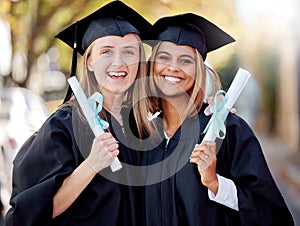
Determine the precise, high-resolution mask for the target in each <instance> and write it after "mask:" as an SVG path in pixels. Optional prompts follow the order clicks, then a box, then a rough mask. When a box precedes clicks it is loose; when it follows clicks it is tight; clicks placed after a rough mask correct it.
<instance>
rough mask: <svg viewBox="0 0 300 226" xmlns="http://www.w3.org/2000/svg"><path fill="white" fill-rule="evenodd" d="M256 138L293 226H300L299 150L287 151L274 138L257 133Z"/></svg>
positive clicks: (280, 142)
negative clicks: (293, 222) (290, 216)
mask: <svg viewBox="0 0 300 226" xmlns="http://www.w3.org/2000/svg"><path fill="white" fill-rule="evenodd" d="M257 136H258V139H259V141H260V143H261V146H262V148H263V151H264V154H265V157H266V160H267V162H268V165H269V167H270V170H271V172H272V175H273V177H274V179H275V181H276V182H277V184H278V187H279V189H280V190H281V192H282V195H283V196H284V198H285V200H286V203H287V205H288V207H289V209H290V211H291V213H292V215H293V217H294V221H295V226H300V150H298V151H295V150H291V149H289V148H288V146H287V145H285V143H284V142H283V141H282V140H280V139H279V138H276V137H269V136H267V135H266V134H263V133H259V132H258V133H257Z"/></svg>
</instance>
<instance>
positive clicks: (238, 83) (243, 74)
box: [202, 68, 251, 142]
mask: <svg viewBox="0 0 300 226" xmlns="http://www.w3.org/2000/svg"><path fill="white" fill-rule="evenodd" d="M250 76H251V74H250V73H249V72H248V71H247V70H245V69H243V68H239V70H238V72H237V73H236V75H235V77H234V79H233V81H232V83H231V85H230V87H229V89H228V91H227V93H226V95H225V97H227V98H228V100H227V102H226V104H225V106H224V107H225V108H227V109H228V110H229V111H230V110H231V108H232V107H233V105H234V104H235V102H236V100H237V99H238V97H239V96H240V94H241V92H242V90H243V89H244V87H245V86H246V83H247V82H248V80H249V78H250ZM226 117H227V116H226ZM226 117H225V118H224V120H226ZM224 123H225V121H224ZM215 140H216V136H215V134H214V133H213V131H212V127H211V126H210V127H209V128H208V130H207V132H206V134H205V136H204V138H203V140H202V142H203V141H215Z"/></svg>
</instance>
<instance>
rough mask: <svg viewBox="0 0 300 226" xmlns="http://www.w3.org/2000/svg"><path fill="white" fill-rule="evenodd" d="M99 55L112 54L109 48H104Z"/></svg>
mask: <svg viewBox="0 0 300 226" xmlns="http://www.w3.org/2000/svg"><path fill="white" fill-rule="evenodd" d="M100 54H101V55H111V54H112V51H111V50H109V49H106V50H103V51H101V52H100Z"/></svg>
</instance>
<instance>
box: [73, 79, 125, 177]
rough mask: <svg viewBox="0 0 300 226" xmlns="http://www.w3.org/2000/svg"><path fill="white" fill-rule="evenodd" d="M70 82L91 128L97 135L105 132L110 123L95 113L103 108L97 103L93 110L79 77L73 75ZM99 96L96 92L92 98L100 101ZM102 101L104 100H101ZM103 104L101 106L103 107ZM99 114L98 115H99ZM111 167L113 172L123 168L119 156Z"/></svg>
mask: <svg viewBox="0 0 300 226" xmlns="http://www.w3.org/2000/svg"><path fill="white" fill-rule="evenodd" d="M68 82H69V84H70V86H71V88H72V90H73V93H74V95H75V97H76V99H77V101H78V103H79V105H80V107H81V109H82V111H83V114H84V116H85V118H86V119H87V121H88V124H89V126H90V128H91V129H92V131H93V133H94V135H95V137H98V136H100V135H101V134H103V133H104V131H103V128H107V127H108V124H106V123H107V122H105V121H104V120H101V119H100V118H98V117H99V116H98V114H95V110H96V112H97V111H99V110H101V109H96V108H97V107H96V105H95V107H94V108H95V109H94V111H93V110H92V108H91V106H90V105H89V100H88V99H87V98H86V96H85V94H84V92H83V90H82V89H81V87H80V85H79V82H78V80H77V78H76V77H75V76H74V77H71V78H69V79H68ZM99 98H102V96H101V97H100V95H97V93H96V94H94V95H93V96H92V97H91V99H92V100H95V101H98V100H99ZM101 101H102V100H101ZM101 107H102V106H100V108H101ZM97 116H98V117H97ZM110 168H111V170H112V171H113V172H115V171H117V170H119V169H121V168H122V165H121V163H120V161H119V159H118V157H115V158H114V160H113V161H112V163H111V165H110Z"/></svg>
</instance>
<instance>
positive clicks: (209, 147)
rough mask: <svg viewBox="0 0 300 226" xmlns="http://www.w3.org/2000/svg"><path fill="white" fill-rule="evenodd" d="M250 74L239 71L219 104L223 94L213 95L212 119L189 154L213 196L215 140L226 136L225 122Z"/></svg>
mask: <svg viewBox="0 0 300 226" xmlns="http://www.w3.org/2000/svg"><path fill="white" fill-rule="evenodd" d="M249 77H250V73H249V72H248V71H246V70H244V69H241V68H240V69H239V70H238V72H237V74H236V76H235V78H234V80H233V81H232V84H231V86H230V87H229V89H228V92H227V93H226V95H225V97H224V99H223V100H222V101H221V102H220V103H219V102H218V95H219V94H222V93H225V92H224V91H222V90H220V91H218V92H217V93H216V95H215V100H214V105H213V106H211V108H210V111H211V112H212V117H211V119H210V120H209V122H208V124H207V126H206V128H205V129H204V132H206V134H205V136H204V138H203V140H202V142H201V144H196V145H195V148H194V150H193V152H192V154H191V157H190V162H191V163H195V164H197V167H198V171H199V173H200V175H201V182H202V184H203V185H204V186H206V187H207V188H208V189H209V190H210V191H212V192H213V193H214V194H217V192H218V187H219V181H218V177H217V173H216V164H217V157H216V153H217V151H216V142H215V140H216V138H219V139H224V138H225V135H226V126H225V120H226V118H227V116H228V114H229V112H230V110H231V108H232V107H233V105H234V103H235V102H236V100H237V98H238V97H239V95H240V94H241V92H242V90H243V89H244V87H245V85H246V83H247V81H248V79H249Z"/></svg>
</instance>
